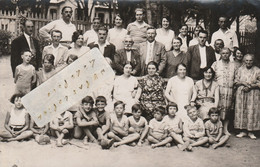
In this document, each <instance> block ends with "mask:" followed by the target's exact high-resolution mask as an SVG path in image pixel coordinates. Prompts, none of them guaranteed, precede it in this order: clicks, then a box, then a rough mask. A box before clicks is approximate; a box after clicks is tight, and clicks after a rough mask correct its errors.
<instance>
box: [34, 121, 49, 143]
mask: <svg viewBox="0 0 260 167" xmlns="http://www.w3.org/2000/svg"><path fill="white" fill-rule="evenodd" d="M30 129H31V131H32V132H33V136H34V139H35V141H36V142H37V143H38V144H40V145H44V144H48V143H50V137H49V136H48V135H46V133H47V132H48V130H49V124H46V125H45V126H43V127H38V126H37V125H36V124H35V122H34V120H33V119H32V118H31V121H30Z"/></svg>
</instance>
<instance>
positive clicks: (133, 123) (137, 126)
mask: <svg viewBox="0 0 260 167" xmlns="http://www.w3.org/2000/svg"><path fill="white" fill-rule="evenodd" d="M128 120H129V125H130V126H129V127H132V128H134V129H135V131H136V132H138V133H140V134H141V133H142V131H143V129H144V127H145V126H147V125H148V123H147V121H146V119H145V118H144V117H142V116H141V117H140V120H139V121H138V122H136V120H135V119H134V117H133V116H130V117H128Z"/></svg>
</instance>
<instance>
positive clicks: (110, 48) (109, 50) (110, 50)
mask: <svg viewBox="0 0 260 167" xmlns="http://www.w3.org/2000/svg"><path fill="white" fill-rule="evenodd" d="M88 47H89V48H90V49H92V48H95V47H96V48H99V47H98V44H95V42H92V43H90V44H88ZM115 53H116V47H115V45H113V44H111V43H110V44H109V45H107V46H106V47H105V48H104V55H103V56H104V57H108V58H110V59H111V60H112V62H114V56H115Z"/></svg>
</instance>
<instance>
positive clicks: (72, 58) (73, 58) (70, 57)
mask: <svg viewBox="0 0 260 167" xmlns="http://www.w3.org/2000/svg"><path fill="white" fill-rule="evenodd" d="M78 58H79V57H78V56H77V55H74V54H70V55H69V56H68V58H67V60H66V63H67V64H69V59H71V60H73V61H75V60H77V59H78Z"/></svg>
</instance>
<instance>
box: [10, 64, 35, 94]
mask: <svg viewBox="0 0 260 167" xmlns="http://www.w3.org/2000/svg"><path fill="white" fill-rule="evenodd" d="M35 74H36V72H35V68H34V66H33V65H31V64H30V65H28V66H27V67H26V68H25V67H24V66H23V65H22V64H20V65H18V66H17V67H16V71H15V76H16V78H17V80H16V86H15V93H22V94H27V93H29V92H30V91H31V89H32V81H33V80H34V79H35V78H34V77H35Z"/></svg>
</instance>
